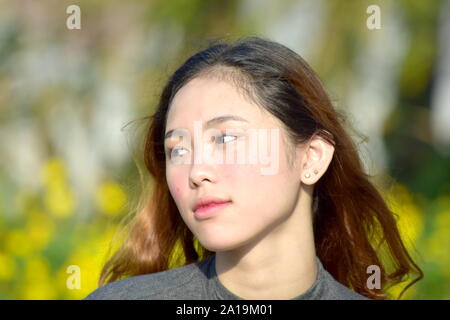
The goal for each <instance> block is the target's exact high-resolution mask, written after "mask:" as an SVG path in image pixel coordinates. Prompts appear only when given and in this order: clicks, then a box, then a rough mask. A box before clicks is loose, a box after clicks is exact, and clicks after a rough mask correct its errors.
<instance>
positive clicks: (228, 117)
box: [164, 114, 248, 139]
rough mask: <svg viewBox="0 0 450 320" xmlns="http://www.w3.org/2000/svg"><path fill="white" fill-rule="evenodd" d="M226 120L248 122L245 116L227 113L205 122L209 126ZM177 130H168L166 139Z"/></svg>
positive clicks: (206, 126)
mask: <svg viewBox="0 0 450 320" xmlns="http://www.w3.org/2000/svg"><path fill="white" fill-rule="evenodd" d="M226 121H241V122H247V123H248V121H247V120H246V119H244V118H242V117H240V116H237V115H234V114H226V115H223V116H218V117H214V118H212V119H210V120H208V121H207V122H206V124H205V128H209V127H212V126H214V125H217V124H220V123H223V122H226ZM175 130H176V129H172V130H169V131H167V133H166V135H165V137H164V139H167V138H170V137H171V136H172V134H173V132H174V131H175Z"/></svg>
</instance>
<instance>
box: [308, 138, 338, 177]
mask: <svg viewBox="0 0 450 320" xmlns="http://www.w3.org/2000/svg"><path fill="white" fill-rule="evenodd" d="M303 152H304V155H303V160H302V161H303V162H302V164H301V181H302V182H303V183H304V184H309V185H310V184H315V183H316V182H317V181H319V179H320V177H322V176H323V175H324V173H325V172H326V171H327V168H328V166H329V165H330V163H331V160H332V159H333V154H334V145H332V144H330V143H329V142H328V141H327V140H325V139H324V138H322V137H320V136H319V135H314V136H313V137H312V138H311V140H310V142H309V144H307V145H306V148H304V150H303Z"/></svg>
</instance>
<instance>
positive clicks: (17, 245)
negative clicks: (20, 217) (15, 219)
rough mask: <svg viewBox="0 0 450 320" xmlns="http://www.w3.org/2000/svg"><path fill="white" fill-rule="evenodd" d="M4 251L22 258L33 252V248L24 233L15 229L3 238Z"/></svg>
mask: <svg viewBox="0 0 450 320" xmlns="http://www.w3.org/2000/svg"><path fill="white" fill-rule="evenodd" d="M5 250H6V252H9V253H11V254H12V255H13V256H18V257H24V256H26V255H28V254H29V253H30V252H32V251H33V247H32V245H31V244H30V242H29V241H28V240H27V237H26V234H25V232H23V230H19V229H15V230H11V231H9V232H8V233H7V234H6V236H5Z"/></svg>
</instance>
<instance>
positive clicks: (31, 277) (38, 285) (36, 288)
mask: <svg viewBox="0 0 450 320" xmlns="http://www.w3.org/2000/svg"><path fill="white" fill-rule="evenodd" d="M19 292H20V293H19V295H20V297H19V298H20V299H44V300H45V299H55V298H56V296H57V288H56V286H55V283H54V280H53V277H52V276H51V275H50V266H49V263H48V262H47V261H46V260H44V259H43V258H42V257H32V258H30V259H28V260H27V261H26V264H25V270H24V277H23V283H22V285H21V289H20V290H19Z"/></svg>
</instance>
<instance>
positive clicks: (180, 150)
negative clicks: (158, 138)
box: [168, 147, 187, 158]
mask: <svg viewBox="0 0 450 320" xmlns="http://www.w3.org/2000/svg"><path fill="white" fill-rule="evenodd" d="M183 151H184V152H187V150H186V149H185V148H183V147H181V148H170V149H169V151H168V153H169V157H170V158H172V157H177V156H179V155H183V154H184V153H183Z"/></svg>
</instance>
